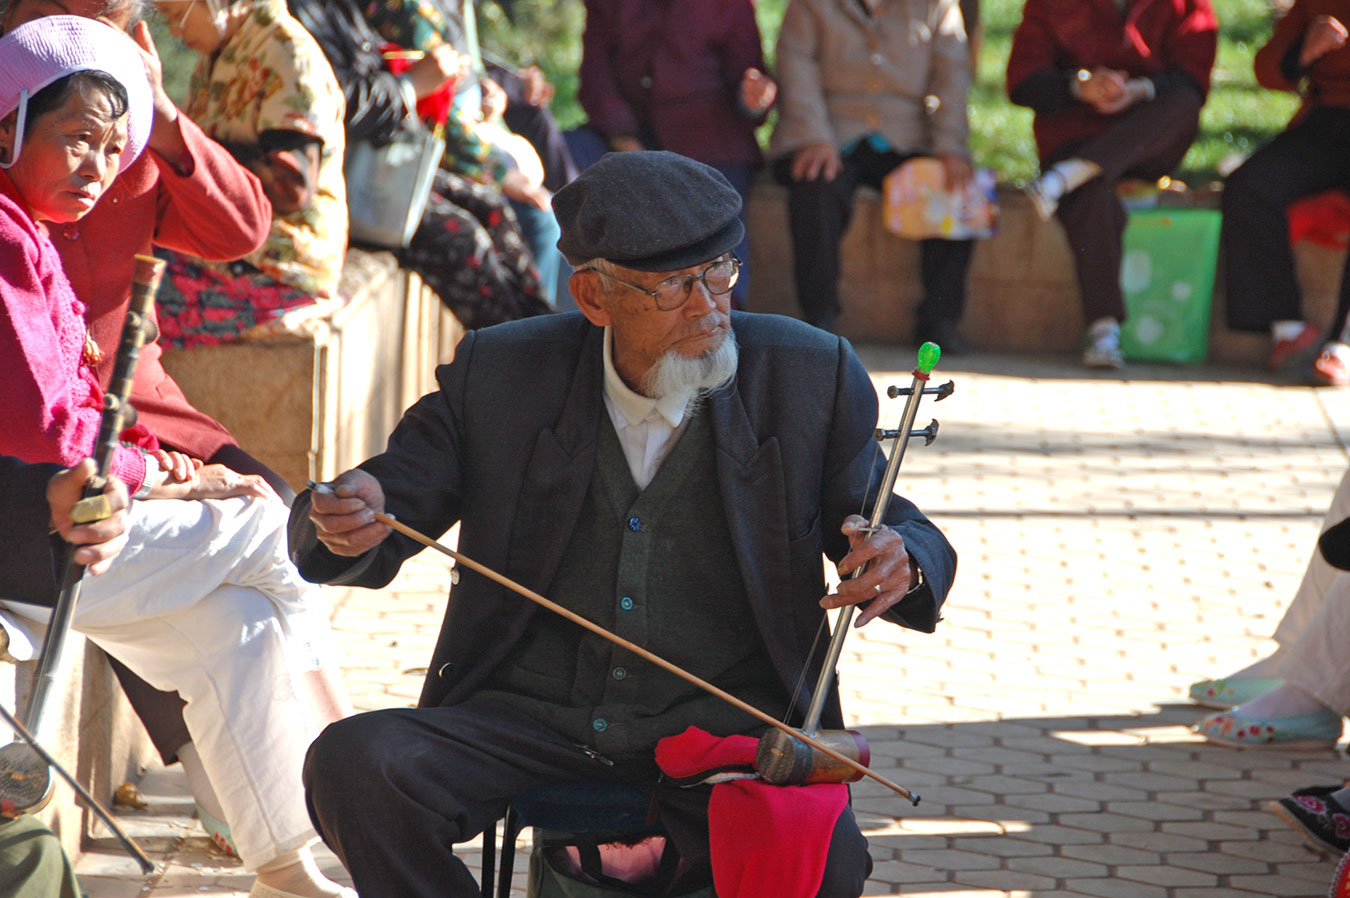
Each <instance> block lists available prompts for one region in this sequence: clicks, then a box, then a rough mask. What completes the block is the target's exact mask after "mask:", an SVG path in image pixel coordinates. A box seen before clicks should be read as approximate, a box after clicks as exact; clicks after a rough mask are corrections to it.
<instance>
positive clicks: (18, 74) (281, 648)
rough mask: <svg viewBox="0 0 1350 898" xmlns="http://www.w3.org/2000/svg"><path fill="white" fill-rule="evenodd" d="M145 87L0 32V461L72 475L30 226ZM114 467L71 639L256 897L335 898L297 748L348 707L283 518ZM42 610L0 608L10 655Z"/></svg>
mask: <svg viewBox="0 0 1350 898" xmlns="http://www.w3.org/2000/svg"><path fill="white" fill-rule="evenodd" d="M151 117H152V114H151V99H150V87H149V84H148V82H147V81H146V77H145V71H144V68H143V67H142V63H141V59H140V56H139V55H138V54H137V52H136V51H135V48H134V45H132V44H131V42H130V40H129V39H128V38H127V37H126V36H125V35H123V34H122V33H120V32H118V31H116V30H114V29H112V28H110V27H108V26H107V25H104V24H101V23H99V22H96V21H93V20H90V19H85V18H79V17H74V16H51V17H47V18H43V19H40V20H37V21H34V22H30V23H28V24H25V25H22V26H20V27H18V28H15V29H14V30H13V31H11V32H10V33H9V34H7V35H5V36H4V37H3V38H0V312H2V314H0V414H3V415H4V420H5V425H4V427H0V453H3V454H9V455H16V456H19V457H21V458H24V459H25V460H27V461H30V462H58V463H61V464H65V465H73V464H75V463H77V462H78V461H79V460H80V459H81V458H83V457H84V456H85V455H87V454H88V453H89V452H90V450H91V449H92V447H93V443H94V439H95V436H96V433H97V430H98V427H99V422H100V417H101V413H100V409H101V406H102V398H103V396H102V391H101V390H100V389H99V385H98V381H97V379H96V377H95V375H94V370H93V366H94V365H95V364H96V363H97V361H98V359H97V349H96V344H94V343H93V341H91V340H90V339H89V337H88V330H87V327H86V325H85V320H84V314H83V313H84V307H83V305H82V304H81V303H80V302H79V300H78V299H76V297H75V294H74V291H73V290H72V288H71V286H70V282H69V280H68V279H67V278H66V276H65V274H64V272H63V271H62V269H61V264H60V260H59V259H60V257H59V256H58V255H57V251H56V248H55V247H54V246H53V245H52V242H51V240H50V238H49V237H48V234H47V231H46V227H47V225H48V224H49V223H50V224H64V223H69V222H74V221H78V220H79V219H80V218H82V217H83V216H85V215H86V214H88V212H89V211H90V210H91V209H93V208H94V205H95V203H97V202H98V201H99V198H100V197H101V196H103V194H104V193H105V192H106V191H107V190H108V188H109V186H110V185H111V184H112V182H113V180H114V179H115V178H116V177H117V174H118V172H119V170H120V169H121V168H122V167H123V166H127V165H130V164H131V163H132V162H133V161H134V160H135V159H136V157H137V156H138V155H139V153H140V152H141V150H142V149H144V147H145V145H146V142H147V140H148V137H149V131H150V122H151ZM123 440H124V442H123V444H122V446H121V447H120V449H119V450H118V451H117V453H116V456H115V458H114V461H113V471H114V473H115V474H117V475H118V476H119V477H120V478H121V479H122V480H124V481H125V482H126V484H127V486H128V487H129V488H130V489H131V490H132V491H133V494H134V495H135V496H136V497H137V498H141V499H151V500H158V501H144V502H136V503H134V504H133V506H132V509H131V510H130V512H129V514H128V541H127V546H126V548H125V549H124V550H123V552H122V553H121V554H120V555H119V556H118V558H117V559H116V560H115V561H114V563H113V564H112V565H111V566H110V568H109V569H108V570H107V571H106V572H104V574H102V575H101V576H99V577H95V578H91V579H90V580H89V581H88V582H87V583H86V584H85V586H84V589H83V591H82V595H81V598H80V603H79V605H78V607H77V608H76V611H75V616H74V627H75V629H76V630H78V631H80V632H81V633H83V634H85V635H86V636H87V637H88V638H89V639H91V640H93V641H94V642H95V643H96V644H98V645H99V646H100V647H102V648H103V649H104V650H105V651H107V652H108V654H110V655H112V656H113V657H116V658H118V659H119V660H121V661H122V662H123V663H125V664H126V665H127V666H128V667H130V668H131V669H132V670H133V671H135V672H136V673H137V674H138V675H139V676H141V677H142V678H144V679H145V680H146V681H147V682H149V683H150V684H151V685H153V686H155V687H156V688H159V689H172V690H176V691H178V692H179V693H180V694H181V695H182V696H183V698H184V699H185V700H186V701H187V705H186V707H185V709H184V719H185V721H186V723H187V728H188V731H189V733H190V735H191V737H192V742H193V744H194V745H195V746H196V749H197V752H198V753H199V754H200V757H201V763H202V767H203V768H204V770H205V775H206V777H207V778H208V779H209V780H210V786H211V788H212V789H213V790H214V792H215V793H216V795H217V797H218V798H219V802H220V805H221V808H222V811H223V813H224V815H225V818H226V822H227V823H228V824H229V825H230V826H231V828H232V830H233V835H234V842H235V845H236V847H237V849H238V853H239V856H240V859H241V860H242V861H243V862H244V865H245V867H246V868H248V869H251V870H256V871H257V874H258V877H257V880H256V881H255V883H254V886H253V890H252V894H253V895H254V896H255V898H292V896H297V898H337V896H339V895H341V894H343V893H344V892H348V893H349V890H343V889H342V888H341V887H340V886H338V885H337V884H336V883H333V882H332V881H330V880H328V879H327V878H325V877H324V876H323V875H322V873H320V872H319V870H318V868H317V867H316V866H315V864H314V861H313V858H312V856H311V854H310V852H309V846H310V844H311V843H312V842H313V841H315V839H316V836H315V833H314V830H313V828H312V826H311V825H310V822H309V817H308V813H307V811H306V809H305V805H304V796H303V791H302V788H301V781H300V771H301V765H302V763H303V759H304V752H305V749H306V747H307V746H308V745H309V743H310V741H312V739H313V737H314V736H315V735H316V734H317V732H318V730H319V729H320V728H322V727H323V726H324V725H326V724H327V723H329V722H331V721H333V720H335V719H337V718H339V717H341V716H343V715H344V714H345V713H347V712H348V711H349V707H348V704H347V700H346V695H345V693H344V692H343V690H342V687H341V680H340V677H339V676H338V673H337V670H336V667H335V665H334V663H333V661H334V649H333V646H332V637H331V633H330V631H329V629H328V620H327V609H326V607H325V603H324V601H323V597H322V595H321V594H320V593H319V592H318V590H317V588H315V587H313V586H310V585H309V584H307V583H305V582H304V581H303V580H302V579H301V578H300V576H299V575H298V573H297V572H296V571H295V569H294V567H293V566H292V565H291V564H290V562H289V560H288V559H287V557H286V536H285V523H286V507H285V506H284V505H283V504H282V503H281V502H280V500H279V499H278V498H277V497H276V495H275V494H274V493H273V492H272V490H271V489H270V487H268V486H267V485H266V484H265V482H264V481H263V480H262V479H261V478H260V477H257V476H256V475H251V476H245V475H240V474H237V473H235V472H233V471H231V470H229V469H228V468H225V467H223V466H220V465H202V464H201V463H200V462H194V461H191V460H189V459H188V458H187V456H184V455H181V454H179V453H173V452H165V451H163V450H161V449H159V447H158V443H157V442H156V440H155V438H154V436H153V435H152V434H151V433H150V432H149V431H148V430H146V429H145V428H143V427H133V428H132V429H131V430H129V431H127V432H125V433H124V434H123ZM46 617H47V613H46V609H45V608H43V607H40V606H35V605H33V604H26V603H19V602H13V601H6V602H0V625H3V626H4V627H5V630H6V632H7V633H8V634H10V636H11V640H13V641H12V642H11V649H12V650H13V649H15V648H16V646H17V649H18V650H17V651H15V654H20V655H22V654H23V651H24V648H26V647H27V646H28V645H31V639H32V633H33V629H32V624H33V623H38V624H40V623H43V622H45V620H46Z"/></svg>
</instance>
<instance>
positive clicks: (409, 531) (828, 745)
mask: <svg viewBox="0 0 1350 898" xmlns="http://www.w3.org/2000/svg"><path fill="white" fill-rule="evenodd" d="M939 354H940V351H939V349H938V347H937V346H936V345H935V344H933V343H925V344H924V346H923V348H922V349H921V350H920V359H921V361H920V367H919V368H918V369H916V370H915V372H914V376H915V380H914V384H915V386H912V387H910V388H909V389H908V390H905V389H902V388H896V387H892V388H890V390H888V395H889V396H891V397H892V398H894V397H896V396H901V395H910V396H911V399H910V401H909V403H908V404H907V405H906V409H905V420H904V422H903V423H902V427H901V429H900V430H896V431H881V430H878V431H877V439H879V440H880V439H887V438H895V437H897V436H899V435H901V434H903V441H904V442H905V443H908V441H909V437H910V436H911V435H914V436H924V437H925V438H926V440H927V442H930V443H931V442H932V441H933V439H934V438H935V437H936V436H937V422H936V421H934V422H933V423H931V424H930V425H929V426H928V427H927V428H925V429H924V430H920V431H917V432H915V433H913V434H911V432H910V428H911V427H912V426H913V423H914V416H915V414H916V413H917V411H918V404H917V401H916V400H915V399H914V396H913V394H915V393H916V392H917V393H920V394H931V393H936V394H939V398H945V397H947V396H949V395H951V393H952V390H953V386H952V384H951V383H950V382H948V383H946V384H944V385H943V386H941V387H936V388H926V387H922V386H920V383H921V382H926V381H927V380H928V375H929V373H930V372H931V371H932V369H933V366H934V365H936V364H937V360H938V356H939ZM925 360H930V361H925ZM925 365H926V367H925ZM920 369H921V370H922V373H920ZM903 453H904V449H903V445H902V446H900V447H898V453H897V454H898V455H903ZM893 469H894V470H893ZM898 469H899V460H898V458H896V457H894V456H893V458H892V461H891V464H890V465H889V466H888V468H887V475H888V476H887V478H886V485H885V487H884V489H885V494H886V495H889V492H890V488H891V486H893V484H894V482H895V471H896V470H898ZM309 487H310V489H312V490H313V491H315V492H317V493H323V494H326V495H333V494H334V492H333V488H332V487H331V486H329V485H328V484H325V483H316V482H315V481H313V480H311V481H309ZM878 504H879V505H880V506H881V507H880V511H879V512H878V513H876V515H875V516H874V520H873V522H872V525H871V527H872V529H875V528H876V527H877V526H879V521H880V515H881V514H884V511H885V507H884V499H882V500H879V502H878ZM372 514H373V516H374V518H375V520H377V521H379V522H380V523H381V524H384V525H385V526H387V527H390V528H391V529H393V530H396V531H398V532H399V533H402V534H403V535H404V536H407V537H409V538H410V539H412V540H415V541H416V542H419V543H421V544H422V545H424V546H426V547H427V548H430V549H435V550H436V551H437V552H440V553H441V554H442V555H445V556H447V557H449V558H452V559H454V560H455V561H456V562H457V563H459V564H461V565H463V566H464V567H467V568H469V569H470V570H472V571H475V572H477V573H479V574H482V575H483V576H484V577H487V578H488V579H490V580H492V581H493V582H495V583H498V584H500V585H501V586H505V587H506V588H507V589H509V590H511V591H512V592H514V593H516V594H518V595H520V596H522V597H524V598H526V599H529V600H530V601H531V602H534V603H535V604H537V605H541V606H543V607H544V608H547V609H548V610H550V611H552V612H554V613H555V614H558V615H561V616H562V617H565V618H567V619H568V620H569V621H571V622H572V623H574V624H577V625H578V626H580V627H582V628H584V629H586V630H588V631H590V632H592V633H594V634H596V635H597V636H600V637H603V638H604V639H607V640H609V641H610V642H612V643H614V644H615V645H617V646H619V647H620V648H622V649H626V650H628V651H630V652H632V653H633V654H635V655H637V656H638V657H640V658H642V659H643V660H645V661H649V662H651V663H652V664H655V665H656V666H657V667H659V668H661V669H662V670H664V671H666V672H668V673H672V674H674V675H675V676H677V677H679V678H681V679H683V680H685V681H686V682H688V683H692V684H693V685H695V686H697V687H699V688H700V689H702V690H703V691H705V692H707V693H709V694H711V695H715V696H717V697H718V698H720V699H722V700H723V701H725V702H727V703H728V704H730V705H732V706H734V707H736V708H738V709H740V710H741V711H744V712H745V713H746V714H749V715H750V716H752V717H754V718H755V719H756V720H758V721H760V722H761V723H764V724H767V725H768V726H770V727H772V728H773V729H774V730H775V731H777V732H779V733H782V734H785V735H786V736H787V737H788V738H789V740H790V741H791V742H793V743H799V744H803V745H805V746H807V749H806V750H807V751H808V752H810V751H814V752H815V753H816V754H815V755H813V756H812V757H815V756H819V757H821V758H825V759H828V762H829V763H831V764H832V765H833V767H834V769H837V770H840V771H844V772H845V774H846V775H840V776H835V777H834V778H833V779H832V780H830V781H832V782H852V781H855V780H858V779H861V778H862V777H864V776H866V777H869V778H871V779H873V780H875V781H876V782H878V783H880V784H881V785H883V786H885V787H886V788H888V789H890V790H891V791H892V792H895V793H896V794H898V795H900V796H901V797H903V798H906V799H908V800H909V801H911V802H913V803H914V804H918V801H919V799H918V796H917V795H915V794H914V793H912V792H910V791H909V790H908V789H906V788H904V787H903V786H900V785H898V784H896V783H893V782H891V781H890V780H889V779H887V778H886V777H884V776H882V775H881V774H879V773H876V772H875V771H873V770H870V769H868V767H867V764H866V761H865V760H859V758H858V757H857V756H856V752H855V753H853V754H850V753H849V752H848V746H847V745H841V744H840V741H839V740H837V739H834V738H831V737H830V736H827V737H826V738H820V737H819V736H817V735H816V734H815V733H813V732H803V731H802V730H797V729H794V728H793V727H791V726H789V725H788V724H786V723H783V722H782V721H780V720H778V719H777V718H775V717H773V716H771V715H769V714H766V713H765V712H764V711H761V710H760V709H759V708H756V707H755V706H754V705H751V704H749V703H748V702H745V701H743V700H742V699H739V698H737V697H736V696H734V695H732V694H731V693H729V692H726V691H725V690H723V689H720V688H718V687H717V686H714V685H713V684H712V683H709V682H708V681H707V680H704V679H702V678H701V677H698V676H697V675H695V674H692V673H690V672H689V671H686V670H685V669H684V668H682V667H679V666H678V665H676V664H673V663H671V662H669V661H667V660H666V659H664V658H662V657H661V656H660V655H657V654H655V653H653V652H651V651H648V650H647V649H645V648H643V647H642V646H640V645H637V644H636V643H634V642H630V641H629V640H627V639H624V638H623V637H622V636H619V635H617V634H614V633H611V632H609V631H608V630H606V629H605V628H604V627H601V626H600V625H599V624H596V623H592V622H591V621H589V620H587V619H586V618H584V617H582V616H581V615H579V614H577V613H576V612H574V611H572V610H570V609H568V608H566V607H564V606H562V605H559V604H558V603H556V602H554V601H552V600H551V599H548V598H545V597H544V596H542V595H540V594H539V593H537V592H535V591H534V590H532V589H530V588H529V587H527V586H525V585H523V584H521V583H518V582H516V581H515V580H512V579H511V578H510V577H507V576H505V575H504V574H500V573H498V572H497V571H495V570H493V569H492V568H490V567H488V566H487V565H485V564H481V563H480V562H477V561H475V560H474V559H472V558H470V557H468V556H467V555H464V554H462V553H460V552H457V551H455V550H454V549H451V548H449V547H448V546H445V545H442V544H441V543H439V542H437V541H436V540H434V539H432V538H431V537H429V536H427V535H426V534H424V533H420V532H418V531H417V530H415V529H413V528H412V527H409V526H407V525H406V524H404V523H403V522H402V521H399V520H397V519H396V518H394V517H393V516H391V515H388V514H384V513H383V512H373V513H372ZM858 573H860V572H855V573H854V576H855V577H856V576H857V575H858ZM850 610H851V609H850ZM844 626H847V621H844V622H843V623H841V627H844ZM842 648H843V640H842V637H840V638H839V647H838V649H836V650H835V652H834V657H835V658H837V657H838V652H839V651H841V650H842ZM826 669H827V670H829V669H832V665H827V667H826ZM824 682H825V684H826V686H828V683H829V681H828V680H825V681H824ZM817 693H818V694H819V695H823V689H821V688H818V689H817ZM820 702H821V703H822V704H823V698H822V699H821V700H820ZM819 714H820V710H819V708H817V709H816V717H817V722H818V718H819ZM841 749H843V750H841ZM757 766H758V765H757ZM759 772H760V775H761V776H764V772H763V771H762V770H760V771H759ZM764 778H765V779H766V780H768V781H769V782H775V781H774V780H771V779H769V778H768V777H767V776H764ZM824 781H825V780H822V779H813V780H810V782H824Z"/></svg>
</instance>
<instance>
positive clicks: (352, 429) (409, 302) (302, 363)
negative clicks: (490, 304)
mask: <svg viewBox="0 0 1350 898" xmlns="http://www.w3.org/2000/svg"><path fill="white" fill-rule="evenodd" d="M339 289H340V291H341V293H342V295H343V296H344V297H346V298H347V299H346V303H345V304H344V306H343V307H342V309H341V310H340V311H338V312H337V313H336V314H335V315H334V316H333V318H332V319H331V321H328V322H326V323H325V324H323V325H321V326H320V327H319V328H317V330H316V331H315V333H314V334H313V335H312V336H307V337H279V338H275V339H267V340H257V341H254V340H241V341H237V342H233V343H224V344H220V345H217V346H203V347H197V348H194V349H188V350H175V351H172V352H165V353H164V367H165V369H166V370H168V372H169V374H170V375H171V376H172V377H173V379H174V380H176V381H177V382H178V384H179V386H180V387H182V389H183V392H184V393H185V394H186V395H187V397H188V399H189V400H190V401H191V402H192V404H193V405H195V406H196V407H197V408H198V409H200V410H201V411H203V412H205V413H206V414H208V415H210V416H211V417H213V418H215V419H216V420H218V421H220V422H221V423H222V424H224V425H225V426H226V427H228V428H229V429H230V431H231V432H232V433H233V434H234V437H235V439H236V440H238V441H239V445H240V446H242V447H244V449H245V450H247V451H248V452H249V453H250V454H252V455H254V456H256V457H257V458H258V459H260V460H261V461H263V462H264V463H265V464H267V465H268V466H269V467H271V468H272V469H274V470H275V471H277V473H279V474H280V475H281V476H282V477H283V478H285V479H286V481H287V482H288V483H289V484H291V486H292V487H295V488H300V487H303V485H304V483H305V481H306V480H307V479H310V478H313V479H318V480H322V479H327V478H330V477H334V476H336V475H337V474H339V473H341V472H342V471H343V470H346V469H347V468H349V467H351V466H353V465H355V464H356V463H358V462H360V461H363V460H364V459H366V458H368V457H370V456H371V455H374V454H376V453H377V452H379V451H381V450H383V448H384V444H385V439H386V438H387V437H388V435H389V433H390V431H392V430H393V429H394V425H395V424H396V423H397V422H398V419H399V417H400V416H401V415H402V414H403V411H404V409H406V408H407V407H408V406H409V405H411V404H412V403H413V402H414V401H415V400H416V399H418V398H419V397H420V396H422V395H423V394H424V393H426V392H428V391H429V390H431V389H432V387H433V386H434V373H435V367H436V365H437V364H438V363H439V361H440V360H442V359H447V360H448V359H449V358H450V357H451V356H453V354H454V345H455V343H457V342H458V340H459V337H460V335H462V333H463V329H462V328H461V327H460V325H459V322H458V321H457V320H456V319H455V318H454V316H453V315H451V314H450V313H449V312H448V311H445V310H444V307H443V306H442V305H441V303H440V300H439V299H438V298H437V297H436V295H435V294H434V293H433V292H432V291H431V290H430V289H429V288H427V287H426V286H424V285H423V284H422V283H421V281H420V280H419V279H418V278H417V276H416V275H414V274H412V273H411V272H408V271H404V270H402V269H400V268H399V267H398V263H397V262H396V261H395V259H394V256H393V254H391V253H371V252H365V251H363V250H357V249H353V250H350V251H349V252H348V253H347V261H346V264H345V265H344V267H343V277H342V284H341V286H340V288H339Z"/></svg>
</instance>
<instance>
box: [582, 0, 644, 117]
mask: <svg viewBox="0 0 1350 898" xmlns="http://www.w3.org/2000/svg"><path fill="white" fill-rule="evenodd" d="M620 2H622V0H620ZM608 6H609V4H608V3H606V2H601V0H586V28H585V30H584V31H583V32H582V34H581V72H580V75H581V83H580V86H579V87H578V89H577V101H578V102H579V103H581V108H582V109H584V110H585V111H586V118H587V120H588V122H589V124H590V126H591V127H592V128H595V129H596V130H597V131H599V132H600V133H601V134H603V135H605V136H606V137H613V136H614V135H616V134H636V133H637V130H638V121H637V116H635V115H634V114H633V110H632V109H631V108H630V107H629V106H628V102H627V101H626V100H624V98H623V96H622V94H620V93H619V87H618V84H617V83H616V82H615V74H614V68H613V66H612V65H611V63H610V53H612V52H614V47H615V44H616V42H617V40H618V37H617V35H615V34H614V29H615V27H616V26H617V22H615V21H610V19H611V16H610V14H608V13H607V12H606V8H607V7H608Z"/></svg>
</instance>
